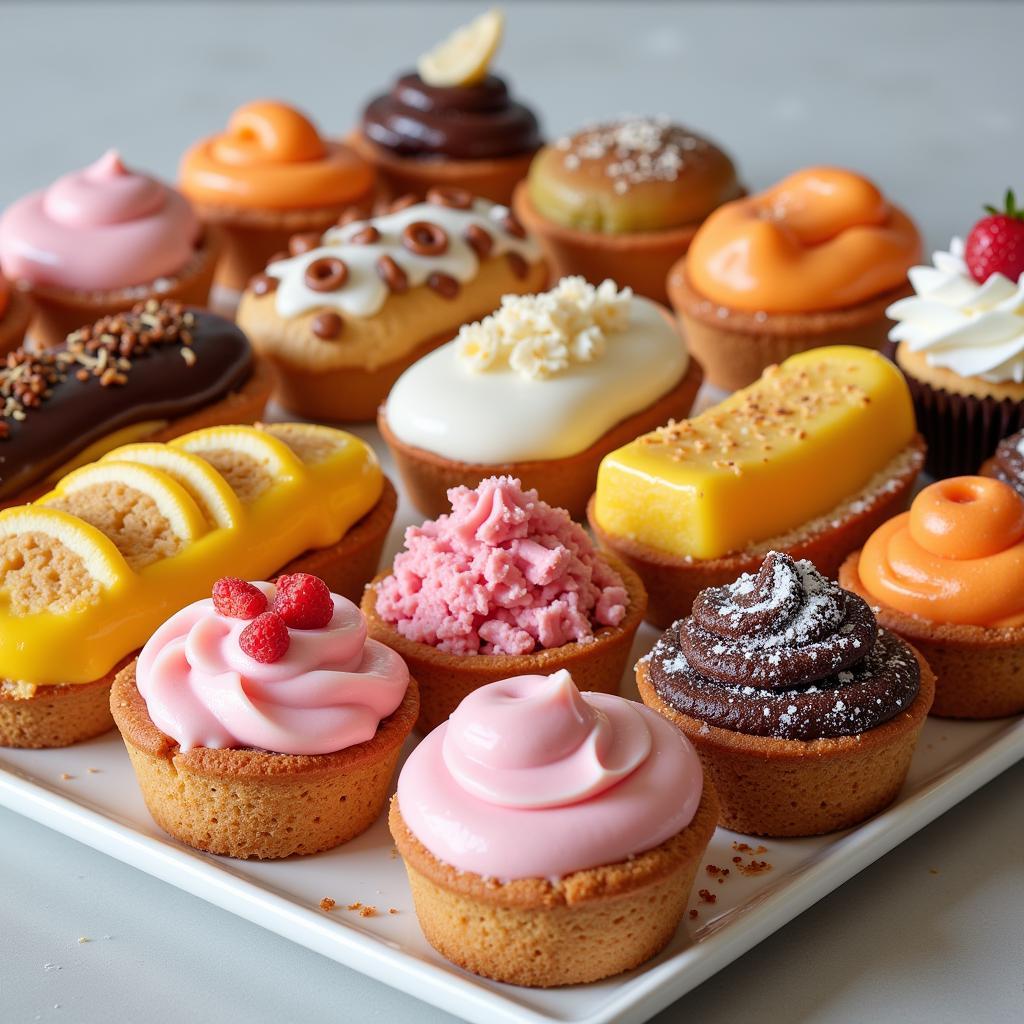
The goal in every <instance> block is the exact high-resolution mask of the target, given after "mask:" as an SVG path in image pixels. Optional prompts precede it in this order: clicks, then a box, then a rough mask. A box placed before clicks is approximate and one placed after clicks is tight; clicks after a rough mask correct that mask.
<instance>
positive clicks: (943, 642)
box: [839, 551, 1024, 719]
mask: <svg viewBox="0 0 1024 1024" xmlns="http://www.w3.org/2000/svg"><path fill="white" fill-rule="evenodd" d="M859 563H860V552H859V551H855V552H854V553H853V554H852V555H850V557H849V558H847V560H846V561H845V562H844V563H843V566H842V568H841V569H840V570H839V585H840V586H841V587H843V588H844V589H845V590H851V591H853V593H855V594H858V595H859V596H860V597H862V598H864V600H865V601H867V602H868V604H870V605H871V609H872V611H874V613H875V617H876V618H877V619H878V624H879V625H880V626H884V627H885V628H886V629H888V630H889V631H890V632H893V633H896V634H897V635H899V636H901V637H903V639H904V640H906V641H907V642H908V643H910V644H912V645H913V646H914V647H916V648H917V649H918V650H919V651H920V652H921V654H922V655H923V656H924V657H925V658H926V659H927V661H928V664H929V665H930V666H931V668H932V671H933V672H934V673H935V702H934V704H933V705H932V709H931V713H932V714H933V715H937V716H939V717H942V718H974V719H985V718H1003V717H1006V716H1008V715H1017V714H1020V713H1021V712H1022V711H1024V626H1007V627H986V626H971V625H964V624H961V623H943V622H932V621H930V620H928V619H922V618H919V617H918V616H916V615H908V614H907V613H906V612H901V611H898V610H897V609H895V608H890V607H888V606H887V605H883V604H879V603H878V601H877V600H876V599H875V598H874V597H872V596H871V594H869V593H868V592H867V591H866V590H865V589H864V584H863V583H862V582H861V578H860V571H859Z"/></svg>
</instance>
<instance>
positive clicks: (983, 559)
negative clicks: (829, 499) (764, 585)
mask: <svg viewBox="0 0 1024 1024" xmlns="http://www.w3.org/2000/svg"><path fill="white" fill-rule="evenodd" d="M840 579H841V581H842V583H843V585H844V586H846V587H848V588H849V589H851V590H853V591H855V592H856V593H859V594H860V595H861V596H863V597H864V598H865V599H866V600H867V601H869V602H870V603H871V604H872V605H874V606H875V607H876V611H877V615H878V621H879V622H880V623H881V624H882V625H883V626H885V627H886V628H887V629H891V630H892V631H893V632H896V633H899V634H900V635H901V636H903V637H905V638H906V639H908V640H909V641H910V642H911V643H913V644H914V646H915V647H917V648H918V649H919V650H920V651H921V652H922V654H923V655H924V656H925V657H926V658H927V659H928V663H929V664H930V665H931V666H932V668H933V669H934V671H935V674H936V676H937V677H938V679H937V683H936V688H935V705H934V707H933V709H932V712H933V714H936V715H943V716H948V717H951V718H999V717H1001V716H1003V715H1012V714H1018V713H1020V712H1021V711H1024V499H1022V498H1021V497H1020V496H1019V495H1017V493H1016V492H1015V491H1014V490H1013V488H1011V487H1009V486H1007V485H1006V484H1004V483H1002V482H1000V481H998V480H990V479H986V478H984V477H977V476H964V477H954V478H953V479H950V480H942V481H940V482H939V483H936V484H932V485H931V486H930V487H926V488H925V489H924V490H923V491H922V492H921V493H920V494H919V495H918V496H917V498H916V499H915V500H914V503H913V505H912V506H911V509H910V511H909V512H908V513H905V514H904V515H900V516H897V517H896V518H895V519H891V520H890V521H889V522H888V523H886V524H885V525H883V526H881V527H880V528H879V529H878V530H876V531H875V533H874V534H873V535H872V536H871V538H870V539H869V540H868V542H867V543H866V544H865V545H864V549H863V550H862V551H859V552H856V553H855V554H853V555H851V556H850V557H849V558H848V559H847V561H846V563H845V564H844V565H843V567H842V570H841V575H840Z"/></svg>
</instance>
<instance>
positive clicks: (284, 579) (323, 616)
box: [274, 572, 334, 629]
mask: <svg viewBox="0 0 1024 1024" xmlns="http://www.w3.org/2000/svg"><path fill="white" fill-rule="evenodd" d="M274 611H275V612H277V614H278V615H280V616H281V618H282V619H284V621H285V622H286V623H287V624H288V625H289V626H291V628H292V629H320V627H321V626H326V625H327V623H328V622H330V621H331V617H332V616H333V615H334V601H332V600H331V589H330V587H328V586H327V584H326V583H324V581H323V580H322V579H320V577H319V576H311V575H310V574H309V573H308V572H294V573H290V574H286V575H284V576H281V577H280V578H279V579H278V581H277V595H276V596H275V598H274Z"/></svg>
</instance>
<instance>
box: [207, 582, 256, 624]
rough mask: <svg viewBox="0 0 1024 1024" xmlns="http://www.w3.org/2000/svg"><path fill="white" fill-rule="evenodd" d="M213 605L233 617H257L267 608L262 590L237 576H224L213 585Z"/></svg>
mask: <svg viewBox="0 0 1024 1024" xmlns="http://www.w3.org/2000/svg"><path fill="white" fill-rule="evenodd" d="M213 607H214V608H216V609H217V611H218V612H220V614H221V615H227V616H228V617H229V618H232V619H255V618H256V616H257V615H259V614H260V612H265V611H266V610H267V598H266V595H265V594H264V593H263V591H262V590H259V589H257V588H256V587H254V586H253V585H252V584H251V583H246V581H245V580H240V579H239V578H238V577H237V576H224V577H223V578H222V579H219V580H217V582H216V583H214V585H213Z"/></svg>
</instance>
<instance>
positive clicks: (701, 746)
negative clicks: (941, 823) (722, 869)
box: [636, 651, 935, 836]
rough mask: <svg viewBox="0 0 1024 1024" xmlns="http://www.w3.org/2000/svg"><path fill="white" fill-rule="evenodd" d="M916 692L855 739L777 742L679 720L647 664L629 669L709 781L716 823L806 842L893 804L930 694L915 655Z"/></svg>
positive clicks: (928, 675)
mask: <svg viewBox="0 0 1024 1024" xmlns="http://www.w3.org/2000/svg"><path fill="white" fill-rule="evenodd" d="M914 654H915V656H916V657H917V660H918V664H919V665H920V667H921V688H920V690H919V691H918V694H917V696H916V697H915V698H914V701H913V703H912V704H911V705H910V707H909V708H907V709H906V710H905V711H902V712H900V713H899V714H898V715H897V716H896V717H895V718H892V719H890V720H889V721H888V722H885V723H883V724H882V725H880V726H877V727H876V728H874V729H869V730H868V731H867V732H863V733H859V734H858V735H856V736H839V737H835V738H828V739H819V740H809V741H808V740H784V739H778V738H776V737H774V736H749V735H747V734H745V733H740V732H733V731H732V730H730V729H721V728H719V727H717V726H713V725H708V723H706V722H702V721H701V720H700V719H698V718H693V717H691V716H690V715H684V714H682V713H681V712H679V711H676V709H675V708H673V707H671V706H670V705H669V704H667V703H666V702H665V701H663V700H662V699H661V697H660V696H659V694H658V693H657V691H656V690H655V688H654V686H653V684H652V683H651V681H650V678H649V675H648V671H647V663H646V662H640V663H639V664H638V665H637V669H636V678H637V687H638V688H639V690H640V696H641V698H642V699H643V702H644V703H645V704H646V705H647V706H648V707H649V708H651V709H653V710H654V711H657V712H658V714H660V715H662V716H663V717H665V718H667V719H668V720H669V721H670V722H672V723H673V725H675V726H676V727H677V728H678V729H679V730H680V731H681V732H682V733H683V734H684V735H685V736H686V737H687V738H688V739H689V740H690V742H691V743H693V745H694V746H695V747H696V748H697V753H698V754H700V758H701V761H702V762H703V764H704V770H705V771H706V772H707V773H708V775H709V776H710V777H711V780H712V782H713V783H714V787H715V792H716V793H717V794H718V799H719V804H720V807H721V812H720V816H719V823H720V824H721V825H722V826H723V827H725V828H728V829H732V830H733V831H736V832H744V833H746V834H747V835H756V836H810V835H820V834H822V833H826V832H834V831H837V830H838V829H843V828H850V827H851V826H853V825H856V824H858V823H859V822H861V821H863V820H864V819H865V818H869V817H871V815H873V814H877V813H878V812H879V811H881V810H882V809H883V808H885V807H887V806H888V805H889V804H891V803H892V801H893V800H895V799H896V795H897V794H898V793H899V791H900V789H901V787H902V786H903V783H904V780H905V779H906V776H907V770H908V769H909V767H910V759H911V757H912V755H913V753H914V747H915V746H916V744H917V738H918V735H919V733H920V731H921V727H922V726H923V725H924V721H925V718H926V717H927V716H928V710H929V708H930V707H931V705H932V700H933V698H934V696H935V676H934V675H933V673H932V671H931V669H930V668H929V667H928V664H927V662H926V661H925V660H924V658H922V656H921V655H920V653H919V652H917V651H914Z"/></svg>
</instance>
